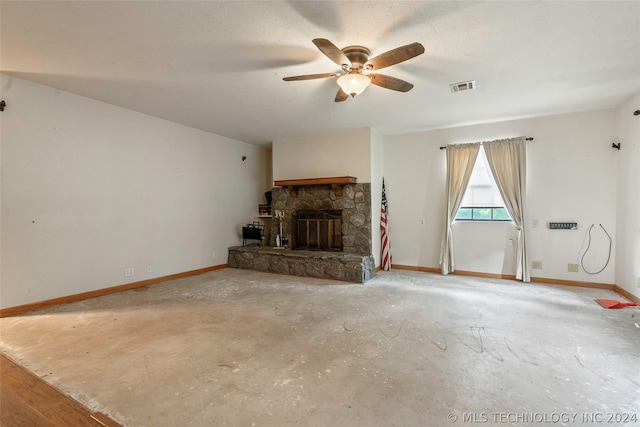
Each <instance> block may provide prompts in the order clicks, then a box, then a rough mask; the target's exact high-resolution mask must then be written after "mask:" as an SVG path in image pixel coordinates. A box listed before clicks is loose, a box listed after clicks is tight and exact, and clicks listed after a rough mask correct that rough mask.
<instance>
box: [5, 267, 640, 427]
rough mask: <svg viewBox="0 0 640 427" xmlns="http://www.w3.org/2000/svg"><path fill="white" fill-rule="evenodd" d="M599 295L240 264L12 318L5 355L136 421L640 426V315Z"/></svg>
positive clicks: (414, 275)
mask: <svg viewBox="0 0 640 427" xmlns="http://www.w3.org/2000/svg"><path fill="white" fill-rule="evenodd" d="M594 298H612V299H622V297H620V296H619V295H617V294H615V293H613V292H612V291H604V290H597V289H584V288H573V287H560V286H545V285H539V284H533V285H529V284H521V283H518V282H511V281H500V280H491V279H475V278H469V277H459V276H446V277H443V276H439V275H432V274H428V273H418V272H410V271H398V270H396V271H392V272H381V273H378V274H377V276H376V278H375V279H373V280H372V281H370V282H368V283H367V284H365V285H352V284H345V283H341V282H332V281H328V280H322V279H311V278H301V277H294V276H279V275H274V274H268V273H259V272H254V271H248V270H237V269H229V268H228V269H224V270H218V271H214V272H211V273H207V274H204V275H201V276H196V277H190V278H186V279H180V280H175V281H171V282H165V283H161V284H157V285H154V286H150V287H147V288H142V289H141V290H133V291H127V292H122V293H119V294H114V295H107V296H103V297H99V298H94V299H91V300H86V301H82V302H78V303H73V304H67V305H64V306H59V307H55V308H50V309H46V310H41V311H37V312H32V313H28V314H25V315H22V316H19V317H13V318H4V319H0V332H1V335H0V341H1V342H0V350H1V351H2V352H3V353H5V354H7V355H8V356H10V357H11V358H13V359H14V360H17V361H19V362H20V363H22V364H23V365H25V366H26V367H27V368H29V369H30V370H32V371H34V372H35V373H36V374H37V375H39V376H41V377H44V378H45V379H46V380H47V381H49V382H50V383H52V384H53V385H55V386H57V387H59V388H61V389H62V390H64V391H66V392H67V393H69V394H70V395H71V396H73V397H74V398H76V399H78V400H79V401H81V402H82V403H84V404H85V405H87V406H88V407H90V408H91V409H93V410H99V411H101V412H104V413H106V414H108V415H110V416H111V417H112V418H114V419H115V420H117V421H119V422H121V423H123V424H124V425H127V426H136V427H137V426H183V427H187V426H188V427H196V426H197V427H199V426H254V425H255V426H293V425H300V426H332V427H334V426H385V427H386V426H446V425H463V424H472V423H473V422H475V423H482V424H484V425H513V424H517V425H598V424H599V425H624V426H632V425H636V426H637V425H640V327H639V323H640V316H639V314H640V310H638V308H624V309H620V310H606V309H603V308H601V307H600V306H599V305H598V304H596V303H595V302H594ZM598 414H601V415H598ZM609 414H611V415H609ZM607 417H617V418H613V419H618V420H619V422H613V423H611V422H608V423H607V422H606V421H607V420H608V419H611V418H607ZM624 417H626V421H625V420H624V419H623V418H624ZM634 420H635V421H634ZM482 421H486V422H482Z"/></svg>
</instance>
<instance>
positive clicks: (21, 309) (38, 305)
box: [0, 264, 227, 318]
mask: <svg viewBox="0 0 640 427" xmlns="http://www.w3.org/2000/svg"><path fill="white" fill-rule="evenodd" d="M226 267H227V264H220V265H214V266H211V267H205V268H199V269H197V270H191V271H184V272H182V273H176V274H170V275H168V276H162V277H156V278H153V279H147V280H141V281H139V282H133V283H127V284H124V285H118V286H112V287H109V288H103V289H96V290H95V291H89V292H82V293H79V294H73V295H67V296H64V297H59V298H53V299H49V300H45V301H39V302H34V303H30V304H25V305H19V306H16V307H9V308H3V309H0V318H1V317H8V316H15V315H17V314H22V313H26V312H28V311H33V310H40V309H42V308H47V307H52V306H54V305H60V304H68V303H70V302H76V301H82V300H85V299H89V298H95V297H99V296H102V295H108V294H113V293H116V292H122V291H128V290H130V289H135V288H142V287H144V286H149V285H153V284H156V283H160V282H166V281H167V280H174V279H181V278H183V277H189V276H197V275H199V274H202V273H208V272H209V271H214V270H220V269H223V268H226Z"/></svg>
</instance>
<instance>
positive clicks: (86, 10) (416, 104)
mask: <svg viewBox="0 0 640 427" xmlns="http://www.w3.org/2000/svg"><path fill="white" fill-rule="evenodd" d="M0 13H1V25H2V27H1V34H0V35H1V58H0V59H1V63H0V65H1V70H2V71H3V72H6V73H8V74H11V75H15V76H18V77H21V78H24V79H27V80H31V81H34V82H37V83H42V84H45V85H47V86H52V87H55V88H59V89H63V90H66V91H69V92H72V93H76V94H79V95H83V96H87V97H90V98H94V99H97V100H100V101H104V102H107V103H110V104H114V105H119V106H122V107H125V108H129V109H132V110H135V111H139V112H143V113H147V114H150V115H152V116H156V117H160V118H163V119H167V120H171V121H174V122H177V123H182V124H185V125H188V126H191V127H194V128H198V129H203V130H207V131H210V132H213V133H216V134H219V135H223V136H226V137H229V138H233V139H236V140H239V141H244V142H248V143H252V144H268V143H269V142H271V141H273V140H279V139H285V138H292V137H299V136H308V135H313V134H320V133H326V132H331V131H336V130H341V129H349V128H362V127H372V128H375V129H377V130H378V131H380V132H381V133H382V134H385V135H388V134H397V133H407V132H415V131H420V130H427V129H436V128H443V127H451V126H459V125H464V124H474V123H485V122H495V121H501V120H508V119H514V118H523V117H533V116H541V115H549V114H559V113H567V112H573V111H583V110H594V109H600V108H610V107H615V106H618V105H620V104H621V103H622V102H623V101H624V100H626V99H627V98H629V97H630V96H631V95H633V94H635V93H637V92H639V91H640V2H637V1H632V2H610V1H602V2H599V1H593V2H555V1H554V2H545V1H536V2H515V1H514V2H453V1H446V2H429V1H422V2H391V1H383V2H352V1H342V2H340V1H338V2H312V1H304V2H294V1H283V2H267V1H257V2H246V1H232V2H220V1H200V2H187V1H179V2H169V1H118V2H112V1H107V2H93V1H91V2H79V1H65V2H57V1H46V2H27V1H18V2H11V1H5V0H3V1H2V2H1V3H0ZM314 38H327V39H329V40H331V41H332V42H333V43H335V44H336V45H337V46H338V47H340V48H342V47H344V46H347V45H353V44H357V45H364V46H367V47H369V48H370V49H371V51H372V56H375V55H377V54H380V53H382V52H384V51H387V50H389V49H392V48H395V47H397V46H401V45H405V44H408V43H412V42H420V43H422V44H423V45H424V47H425V49H426V51H425V53H424V54H423V55H421V56H418V57H416V58H414V59H412V60H409V61H407V62H404V63H402V64H398V65H394V66H392V67H389V68H386V69H385V70H384V74H388V75H392V76H395V77H398V78H401V79H403V80H407V81H409V82H411V83H413V84H414V85H415V87H414V88H413V90H411V91H410V92H407V93H400V92H394V91H391V90H386V89H383V88H380V87H376V86H371V87H369V88H367V90H366V91H365V92H364V93H363V94H362V95H359V96H357V97H356V98H354V99H348V100H347V101H345V102H343V103H335V102H333V98H334V96H335V93H336V91H337V89H338V87H337V85H336V83H335V78H329V79H323V80H308V81H296V82H284V81H282V78H283V77H286V76H291V75H298V74H312V73H324V72H334V71H338V67H337V66H336V65H335V64H334V63H333V62H331V61H330V60H329V59H328V58H327V57H325V56H324V55H323V54H322V53H320V52H319V51H318V50H317V49H316V48H315V46H314V45H313V44H312V42H311V40H312V39H314ZM471 79H474V80H476V82H477V90H475V91H472V92H461V93H456V94H453V93H451V92H450V90H449V86H448V85H449V84H450V83H455V82H459V81H464V80H471Z"/></svg>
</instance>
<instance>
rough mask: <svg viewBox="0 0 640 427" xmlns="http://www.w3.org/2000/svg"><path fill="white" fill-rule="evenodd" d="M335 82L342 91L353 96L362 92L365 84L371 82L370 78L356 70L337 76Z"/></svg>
mask: <svg viewBox="0 0 640 427" xmlns="http://www.w3.org/2000/svg"><path fill="white" fill-rule="evenodd" d="M337 83H338V86H340V88H341V89H342V90H343V92H344V93H347V94H349V95H351V96H352V97H354V96H356V95H360V94H361V93H362V92H364V90H365V89H366V88H367V86H369V85H370V84H371V79H370V78H369V77H367V76H365V75H364V74H360V73H359V72H357V71H352V72H350V73H349V74H345V75H344V76H341V77H339V78H338V80H337Z"/></svg>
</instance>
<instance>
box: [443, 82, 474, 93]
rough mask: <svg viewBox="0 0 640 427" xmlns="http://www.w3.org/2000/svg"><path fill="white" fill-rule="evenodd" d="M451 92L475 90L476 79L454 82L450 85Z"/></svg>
mask: <svg viewBox="0 0 640 427" xmlns="http://www.w3.org/2000/svg"><path fill="white" fill-rule="evenodd" d="M449 87H450V88H451V92H463V91H465V90H473V89H475V88H476V81H475V80H469V81H466V82H460V83H452V84H450V85H449Z"/></svg>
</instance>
